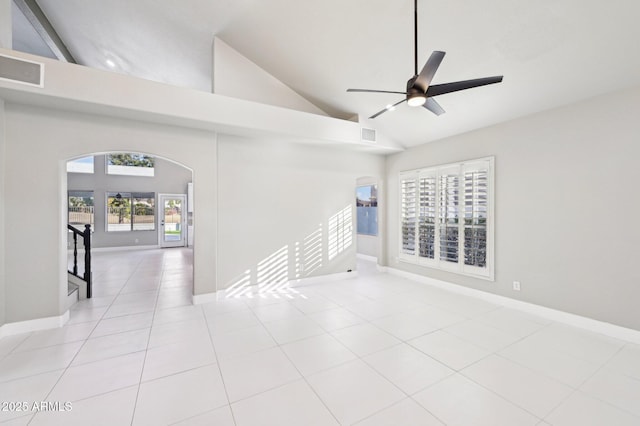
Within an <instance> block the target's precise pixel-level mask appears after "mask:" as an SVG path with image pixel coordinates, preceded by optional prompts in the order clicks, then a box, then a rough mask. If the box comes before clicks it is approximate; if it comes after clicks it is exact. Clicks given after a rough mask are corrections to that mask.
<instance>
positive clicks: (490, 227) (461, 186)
mask: <svg viewBox="0 0 640 426" xmlns="http://www.w3.org/2000/svg"><path fill="white" fill-rule="evenodd" d="M482 169H486V170H487V180H488V181H487V218H486V232H487V235H486V244H487V247H486V251H487V252H486V267H478V266H472V265H465V263H464V259H465V254H464V244H465V210H464V209H465V205H464V196H465V193H464V191H465V180H464V179H465V172H469V171H473V170H482ZM445 173H447V174H452V173H453V174H457V175H458V208H457V217H458V223H457V226H458V261H457V263H456V262H449V261H444V260H440V219H441V217H442V212H441V211H440V210H441V209H440V200H439V193H440V189H441V184H440V177H441V176H442V175H444V174H445ZM494 175H495V157H484V158H478V159H473V160H467V161H461V162H458V163H450V164H443V165H439V166H434V167H426V168H421V169H415V170H408V171H402V172H400V174H399V184H398V188H399V203H398V204H399V210H400V212H399V221H398V222H399V228H400V229H399V231H400V233H399V251H398V253H399V255H398V259H399V260H400V261H401V262H407V263H412V264H416V265H420V266H425V267H428V268H434V269H439V270H443V271H447V272H453V273H456V274H461V275H466V276H471V277H474V278H480V279H484V280H489V281H494V279H495V250H494V241H495V238H494V233H495V223H494V217H495V213H494V212H495V206H494V199H495V177H494ZM421 178H435V181H436V187H435V188H436V190H435V194H436V196H435V212H436V213H435V236H434V244H435V249H434V256H433V259H431V258H427V257H421V256H420V255H419V254H420V243H419V238H420V234H419V232H420V195H421V193H420V179H421ZM410 180H414V181H415V187H416V193H415V194H416V195H415V222H416V224H415V234H414V235H415V237H414V241H415V246H414V250H413V253H412V254H408V253H405V252H404V248H403V234H402V220H403V211H402V209H403V201H404V200H403V182H405V181H410Z"/></svg>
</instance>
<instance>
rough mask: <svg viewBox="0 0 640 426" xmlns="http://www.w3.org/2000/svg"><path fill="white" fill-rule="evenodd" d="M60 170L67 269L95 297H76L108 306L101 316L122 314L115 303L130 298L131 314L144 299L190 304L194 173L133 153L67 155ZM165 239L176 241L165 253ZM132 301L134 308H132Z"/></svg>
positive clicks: (141, 308)
mask: <svg viewBox="0 0 640 426" xmlns="http://www.w3.org/2000/svg"><path fill="white" fill-rule="evenodd" d="M66 171H67V179H66V190H65V191H63V193H64V197H65V200H64V204H65V205H66V206H67V212H68V213H67V220H68V224H69V225H70V228H69V229H70V230H72V231H70V232H69V234H68V236H69V238H68V240H67V257H68V261H67V265H68V270H69V271H74V272H77V274H76V275H77V276H79V277H82V278H85V279H88V280H89V281H91V285H92V290H93V291H92V293H93V294H92V295H91V296H93V298H94V300H93V301H91V303H90V304H89V303H86V302H82V303H83V304H84V305H90V306H92V307H93V306H95V305H96V304H104V305H105V306H108V307H109V310H108V311H107V313H106V315H117V314H118V313H123V312H125V311H124V310H122V308H120V307H119V305H122V304H128V306H127V310H126V312H127V313H129V314H130V313H132V312H133V313H135V312H136V310H137V311H141V312H142V311H145V310H147V309H150V308H152V307H155V306H151V304H150V302H149V300H153V301H155V303H156V304H157V306H158V307H162V308H169V307H174V306H180V305H184V304H190V303H191V301H192V295H193V275H194V274H193V251H192V249H193V243H192V244H191V245H190V244H189V241H191V242H193V240H194V238H193V234H194V232H195V227H194V226H193V205H194V203H193V191H190V190H189V189H190V187H191V188H192V182H193V171H192V170H191V169H190V168H188V167H185V166H184V165H182V164H180V163H178V162H175V161H172V160H169V159H166V158H164V157H161V156H157V155H151V154H145V153H133V152H99V153H93V154H92V155H88V156H83V157H79V158H73V159H70V160H69V161H67V163H66ZM165 194H172V196H171V197H169V198H167V197H166V196H165ZM187 194H190V195H189V199H188V202H187ZM167 200H170V202H167ZM87 225H88V228H89V229H91V234H90V240H91V250H90V252H91V256H90V257H89V258H90V259H91V266H90V271H91V273H90V275H87V274H84V262H83V261H82V260H84V258H85V256H84V254H85V253H84V246H83V245H82V244H78V243H77V240H78V238H77V231H75V229H80V230H84V229H85V227H86V226H87ZM74 234H75V237H74ZM166 238H170V239H171V240H172V244H170V246H173V247H176V248H175V249H173V250H168V251H171V253H169V252H168V251H167V250H161V248H162V247H165V245H164V244H162V242H163V241H164V240H165V239H166ZM176 243H179V244H176ZM78 258H80V261H78ZM70 278H71V279H72V280H73V281H74V282H76V283H77V284H80V285H82V284H83V283H82V282H78V281H77V280H76V279H75V278H74V277H73V276H72V277H70ZM72 290H74V288H73V284H69V292H71V291H72ZM145 297H146V300H145ZM72 299H73V295H72V297H71V298H70V299H69V300H72ZM69 300H68V301H67V303H69ZM133 301H135V303H138V304H139V306H132V305H131V303H134V302H133ZM84 305H82V304H81V305H79V306H76V307H77V308H80V307H82V306H84ZM72 319H73V318H72Z"/></svg>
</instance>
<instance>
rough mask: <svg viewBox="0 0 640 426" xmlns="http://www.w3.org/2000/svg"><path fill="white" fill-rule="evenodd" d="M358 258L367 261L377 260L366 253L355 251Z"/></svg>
mask: <svg viewBox="0 0 640 426" xmlns="http://www.w3.org/2000/svg"><path fill="white" fill-rule="evenodd" d="M356 257H357V258H358V259H362V260H367V261H369V262H377V261H378V258H377V257H375V256H369V255H368V254H362V253H356Z"/></svg>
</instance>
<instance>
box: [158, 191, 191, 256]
mask: <svg viewBox="0 0 640 426" xmlns="http://www.w3.org/2000/svg"><path fill="white" fill-rule="evenodd" d="M158 197H159V199H160V247H163V248H164V247H184V246H185V245H186V241H187V235H186V232H187V226H186V224H187V196H186V195H182V194H158Z"/></svg>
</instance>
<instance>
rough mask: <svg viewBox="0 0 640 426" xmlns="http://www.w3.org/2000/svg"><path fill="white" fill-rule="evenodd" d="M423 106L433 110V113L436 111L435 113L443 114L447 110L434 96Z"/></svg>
mask: <svg viewBox="0 0 640 426" xmlns="http://www.w3.org/2000/svg"><path fill="white" fill-rule="evenodd" d="M422 106H423V107H425V108H426V109H428V110H429V111H431V112H432V113H434V114H435V115H442V114H444V113H445V112H446V111H445V110H444V108H442V107H441V106H440V104H439V103H438V102H436V100H435V99H433V98H427V100H426V102H425V103H424V105H422Z"/></svg>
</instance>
